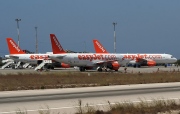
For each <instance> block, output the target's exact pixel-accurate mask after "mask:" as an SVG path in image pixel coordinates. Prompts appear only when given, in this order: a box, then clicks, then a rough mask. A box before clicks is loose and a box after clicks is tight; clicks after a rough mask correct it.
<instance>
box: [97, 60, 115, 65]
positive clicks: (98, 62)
mask: <svg viewBox="0 0 180 114" xmlns="http://www.w3.org/2000/svg"><path fill="white" fill-rule="evenodd" d="M113 61H117V60H108V61H97V62H95V63H94V64H98V65H99V64H103V63H108V62H113Z"/></svg>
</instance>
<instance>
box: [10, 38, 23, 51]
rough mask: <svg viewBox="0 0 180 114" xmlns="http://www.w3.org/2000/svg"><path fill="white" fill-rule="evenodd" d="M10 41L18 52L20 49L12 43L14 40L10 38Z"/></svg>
mask: <svg viewBox="0 0 180 114" xmlns="http://www.w3.org/2000/svg"><path fill="white" fill-rule="evenodd" d="M9 42H10V43H11V45H12V46H13V47H14V48H15V49H16V50H17V51H18V52H20V51H21V50H20V49H19V47H18V46H16V44H14V42H13V41H12V40H10V41H9Z"/></svg>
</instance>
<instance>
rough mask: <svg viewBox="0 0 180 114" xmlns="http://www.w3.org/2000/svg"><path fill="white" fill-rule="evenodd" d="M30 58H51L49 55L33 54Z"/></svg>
mask: <svg viewBox="0 0 180 114" xmlns="http://www.w3.org/2000/svg"><path fill="white" fill-rule="evenodd" d="M29 58H30V59H35V60H36V59H40V60H46V59H49V57H48V55H31V56H30V57H29Z"/></svg>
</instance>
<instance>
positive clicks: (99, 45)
mask: <svg viewBox="0 0 180 114" xmlns="http://www.w3.org/2000/svg"><path fill="white" fill-rule="evenodd" d="M95 43H96V44H97V46H98V47H99V48H100V49H101V50H102V51H103V52H105V50H104V48H103V47H102V46H101V44H99V42H98V41H96V42H95Z"/></svg>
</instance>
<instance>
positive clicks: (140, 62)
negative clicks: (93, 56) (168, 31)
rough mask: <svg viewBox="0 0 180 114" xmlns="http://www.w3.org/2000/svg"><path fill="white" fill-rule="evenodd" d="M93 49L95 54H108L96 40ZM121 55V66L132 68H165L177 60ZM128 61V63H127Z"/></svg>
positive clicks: (167, 56) (152, 55)
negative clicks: (129, 65) (158, 66)
mask: <svg viewBox="0 0 180 114" xmlns="http://www.w3.org/2000/svg"><path fill="white" fill-rule="evenodd" d="M93 44H94V49H95V52H96V53H108V51H107V50H106V49H105V48H104V47H103V45H102V44H101V43H100V42H99V41H98V40H97V39H94V40H93ZM120 54H122V55H123V59H124V63H122V64H121V65H123V66H126V65H127V64H128V63H130V64H132V65H133V67H141V66H155V65H156V64H164V65H165V67H167V64H169V63H175V62H176V61H177V59H176V58H175V57H173V56H172V55H170V54H153V53H151V54H147V53H141V54H138V53H127V54H125V53H120ZM128 61H129V62H128Z"/></svg>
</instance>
